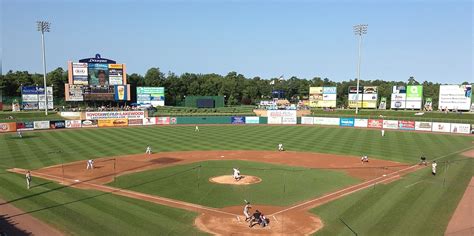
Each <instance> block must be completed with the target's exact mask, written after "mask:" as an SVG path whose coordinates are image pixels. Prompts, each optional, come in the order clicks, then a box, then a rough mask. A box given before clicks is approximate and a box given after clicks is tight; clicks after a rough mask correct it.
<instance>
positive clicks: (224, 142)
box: [0, 126, 474, 235]
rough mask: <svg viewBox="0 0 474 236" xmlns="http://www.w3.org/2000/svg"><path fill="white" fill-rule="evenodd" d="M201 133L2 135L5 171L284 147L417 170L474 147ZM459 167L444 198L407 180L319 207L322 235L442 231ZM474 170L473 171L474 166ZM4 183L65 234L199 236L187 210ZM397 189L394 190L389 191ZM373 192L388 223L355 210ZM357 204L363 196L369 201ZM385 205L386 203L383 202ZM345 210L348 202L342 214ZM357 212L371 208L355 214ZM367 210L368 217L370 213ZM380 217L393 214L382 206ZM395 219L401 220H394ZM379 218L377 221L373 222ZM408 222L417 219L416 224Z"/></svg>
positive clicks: (291, 130)
mask: <svg viewBox="0 0 474 236" xmlns="http://www.w3.org/2000/svg"><path fill="white" fill-rule="evenodd" d="M200 130H201V131H200V132H199V133H197V132H194V127H191V126H175V127H173V126H149V127H136V128H135V127H133V128H132V127H130V128H108V129H78V130H62V131H42V132H25V135H24V136H25V138H23V139H18V138H16V137H15V136H16V135H15V134H1V135H0V168H1V169H2V170H4V169H7V168H11V167H19V168H26V169H36V168H42V167H45V166H50V165H54V164H60V163H62V162H71V161H78V160H85V159H89V158H97V157H106V156H118V155H127V154H136V153H143V152H144V149H145V147H146V145H147V144H151V145H152V147H153V150H154V151H189V150H239V149H248V150H275V148H276V144H278V143H280V142H282V143H284V144H285V147H286V148H287V149H288V150H292V151H307V152H321V153H335V154H346V155H356V156H359V155H362V154H367V155H369V157H373V158H380V159H387V160H394V161H400V162H407V163H414V162H417V161H418V158H419V155H420V153H424V154H425V155H426V156H427V157H428V158H429V159H432V158H435V157H441V156H444V155H448V154H450V153H453V152H455V151H458V150H461V149H466V148H469V147H472V146H473V144H472V142H473V141H474V137H473V136H459V135H442V134H433V133H414V132H395V131H393V132H392V131H387V132H386V136H385V137H383V138H381V137H380V131H377V130H369V129H353V128H333V127H317V126H202V127H200ZM465 163H467V162H465ZM458 168H460V169H459V170H460V171H459V174H454V173H457V172H454V171H455V170H456V167H450V169H449V170H453V176H452V178H450V180H449V181H451V182H450V183H453V184H455V183H459V184H457V185H456V187H449V188H448V189H445V190H443V192H439V190H436V189H431V188H429V187H426V188H419V190H417V191H416V192H415V193H412V192H411V191H401V190H403V188H404V186H405V185H403V186H402V185H400V186H399V187H397V188H395V187H394V186H398V184H399V183H402V182H401V181H406V179H402V180H401V181H400V182H395V183H392V184H390V185H387V187H386V188H387V189H386V190H384V191H381V190H383V187H379V186H380V185H379V186H377V187H376V188H375V190H365V191H364V192H361V193H357V195H354V196H356V197H355V198H352V196H349V197H348V198H343V199H341V200H339V201H338V203H340V204H330V205H328V206H331V207H327V208H318V209H319V210H318V209H316V213H317V214H321V216H322V217H323V220H324V221H325V223H327V224H326V226H327V228H324V229H323V230H336V231H334V232H338V231H337V230H339V231H340V232H343V233H345V231H344V230H343V229H339V228H338V227H340V226H338V225H337V224H338V223H337V219H336V218H337V217H336V216H337V215H341V216H343V217H349V216H351V217H353V218H350V217H349V219H350V220H351V222H352V221H353V219H354V218H356V217H357V216H359V215H361V216H365V217H361V219H360V221H359V222H360V224H361V225H360V228H361V229H363V230H375V231H374V232H381V231H382V229H386V228H387V225H389V224H388V223H384V224H382V223H377V224H375V225H374V224H372V222H378V221H377V219H383V222H395V223H397V227H399V225H400V224H402V223H403V222H402V221H400V219H398V218H399V217H400V216H406V215H407V214H417V218H421V219H423V220H424V222H428V223H426V224H427V225H428V226H426V227H440V228H442V227H445V225H446V224H447V222H444V221H443V222H444V224H438V225H436V226H433V225H432V224H431V223H429V222H430V221H433V222H441V221H442V220H445V219H447V218H449V217H450V214H452V209H453V208H452V207H453V206H454V205H455V204H456V203H457V198H456V197H457V196H460V194H462V192H463V191H464V189H463V188H464V187H465V186H461V185H462V184H463V183H465V182H464V181H465V178H467V176H468V175H469V172H468V171H467V170H469V169H468V168H469V165H465V166H461V165H459V167H458ZM441 169H442V167H441V168H440V170H441ZM470 170H472V165H471V169H470ZM441 171H442V170H441ZM415 174H416V175H418V174H419V173H418V172H417V173H415ZM470 176H472V172H471V174H470ZM37 181H38V180H35V184H36V183H43V182H37ZM0 184H1V185H0V190H1V191H0V197H1V198H3V199H4V200H6V201H11V202H12V203H13V204H14V205H16V206H18V207H19V208H21V209H23V210H25V211H27V212H31V211H34V213H32V214H33V215H34V216H36V217H38V218H40V219H42V220H44V221H46V222H48V223H51V224H54V225H55V226H57V227H59V228H60V229H62V230H65V229H68V230H66V231H67V232H68V233H69V234H76V235H113V234H128V235H130V234H135V233H134V232H137V233H136V234H137V235H156V234H160V232H164V233H163V234H174V235H183V234H194V233H196V231H195V230H194V229H193V228H192V227H191V225H192V219H193V217H194V216H195V215H194V214H192V213H189V212H186V211H182V210H177V209H171V208H168V207H162V206H158V205H155V204H151V203H146V202H142V201H138V200H133V199H128V198H123V197H119V196H112V195H108V194H105V195H100V194H102V193H100V192H96V191H86V190H77V189H72V188H60V186H59V185H57V184H54V183H48V184H45V185H41V186H40V187H36V188H33V189H32V190H30V191H26V190H25V186H24V185H25V183H24V177H23V176H21V175H18V174H12V173H6V172H5V171H1V172H0ZM279 186H281V185H279ZM392 188H393V189H394V190H393V191H391V190H390V189H392ZM379 189H380V190H379ZM367 191H381V192H378V193H379V194H378V195H377V196H373V197H372V198H370V199H371V201H367V202H368V203H377V204H380V205H383V204H387V205H388V206H391V207H393V209H392V208H390V209H388V210H389V211H388V212H389V213H390V214H384V212H383V211H382V210H380V211H379V210H377V209H378V208H372V207H370V206H369V205H367V204H368V203H367V204H366V205H361V204H357V205H355V203H356V202H361V201H363V200H365V198H367V197H368V196H364V195H362V196H359V194H364V193H366V192H367ZM96 195H100V196H96ZM385 195H387V196H385ZM418 196H423V199H422V200H420V199H419V198H418ZM453 196H454V197H453ZM357 197H360V198H362V197H364V199H362V200H361V199H359V198H357ZM378 198H381V199H384V201H378ZM345 199H350V200H345ZM443 199H444V201H446V202H448V203H449V204H448V205H449V206H450V207H444V205H443V204H442V202H443ZM392 200H393V201H394V202H392ZM340 201H344V202H345V201H347V202H346V204H345V205H344V204H342V203H343V202H340ZM418 201H422V202H423V203H424V205H423V206H425V207H426V210H420V211H419V214H418V212H417V211H414V210H411V208H408V206H411V205H410V204H411V203H412V202H418ZM64 203H67V204H64ZM443 203H444V202H443ZM358 205H361V206H364V208H357V207H352V206H358ZM395 206H397V207H395ZM323 207H326V206H323ZM366 208H367V209H370V211H369V212H363V210H364V209H366ZM440 208H442V209H443V210H442V211H439V212H436V213H439V214H440V215H441V216H438V215H437V214H433V212H435V211H436V209H440ZM321 209H323V210H324V211H323V210H321ZM358 209H361V213H360V214H359V213H358V212H357V210H358ZM380 209H387V208H383V207H380ZM428 209H433V212H429V211H428ZM352 211H354V212H352ZM394 212H396V214H392V213H394ZM122 215H123V216H122ZM373 216H376V217H377V218H371V217H373ZM438 218H439V219H438ZM344 219H346V218H344ZM408 219H411V220H413V218H408ZM409 223H410V222H409ZM409 223H407V224H409ZM410 224H411V223H410ZM410 224H409V225H410ZM371 225H372V226H371ZM374 227H376V228H374ZM419 227H421V226H419ZM154 229H155V231H153V230H154ZM403 230H404V231H403V232H409V233H408V234H412V235H414V234H415V235H416V234H417V233H418V232H419V231H418V230H421V228H417V227H415V226H413V227H411V228H410V227H407V228H404V229H403ZM324 232H332V231H323V233H324ZM365 232H367V231H365ZM437 232H439V230H438V231H437ZM323 235H326V234H323ZM405 235H406V234H405Z"/></svg>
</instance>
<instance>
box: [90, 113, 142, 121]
mask: <svg viewBox="0 0 474 236" xmlns="http://www.w3.org/2000/svg"><path fill="white" fill-rule="evenodd" d="M143 118H145V111H104V112H86V119H87V120H99V119H143Z"/></svg>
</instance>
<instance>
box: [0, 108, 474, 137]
mask: <svg viewBox="0 0 474 236" xmlns="http://www.w3.org/2000/svg"><path fill="white" fill-rule="evenodd" d="M199 124H223V125H224V124H227V125H261V124H265V125H318V126H338V127H348V128H350V127H356V128H371V129H387V130H405V131H425V132H435V133H456V134H470V133H471V132H472V130H473V129H474V126H472V125H471V124H463V123H444V122H429V121H413V120H393V119H390V120H384V119H359V118H353V117H295V116H294V114H293V113H291V112H290V113H278V114H277V113H275V114H274V115H272V116H270V117H258V116H202V117H195V116H192V117H142V116H130V117H129V118H122V117H116V118H109V119H76V120H52V121H19V122H5V123H0V133H6V132H15V131H29V130H48V129H64V128H66V129H71V128H102V127H104V128H105V127H127V126H150V125H199Z"/></svg>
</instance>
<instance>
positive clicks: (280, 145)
mask: <svg viewBox="0 0 474 236" xmlns="http://www.w3.org/2000/svg"><path fill="white" fill-rule="evenodd" d="M278 151H279V152H282V151H284V149H283V143H280V144H278Z"/></svg>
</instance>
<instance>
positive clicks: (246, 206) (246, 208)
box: [244, 201, 252, 222]
mask: <svg viewBox="0 0 474 236" xmlns="http://www.w3.org/2000/svg"><path fill="white" fill-rule="evenodd" d="M250 208H252V206H250V202H247V201H245V206H244V216H245V222H247V221H249V220H250V217H251V216H250V213H249V210H250Z"/></svg>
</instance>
